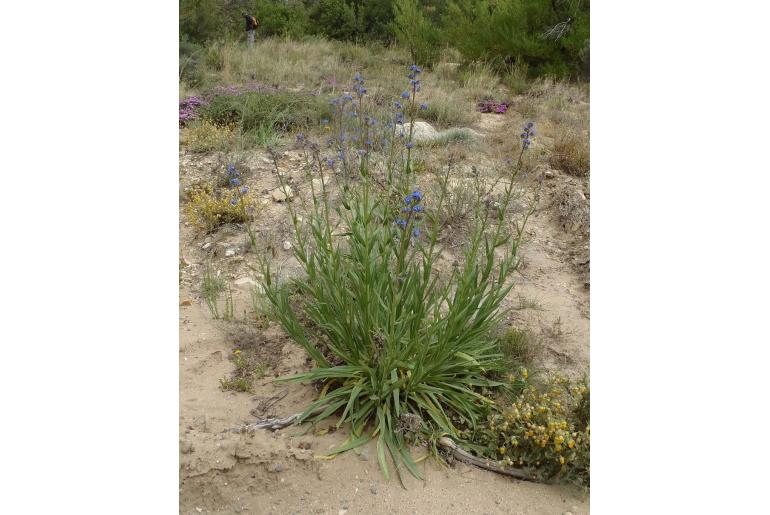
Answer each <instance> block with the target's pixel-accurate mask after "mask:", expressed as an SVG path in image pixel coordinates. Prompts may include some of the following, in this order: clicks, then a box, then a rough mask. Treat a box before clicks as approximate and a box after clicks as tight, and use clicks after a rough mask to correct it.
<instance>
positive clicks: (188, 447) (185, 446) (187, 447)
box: [179, 441, 195, 454]
mask: <svg viewBox="0 0 770 515" xmlns="http://www.w3.org/2000/svg"><path fill="white" fill-rule="evenodd" d="M194 450H195V447H193V444H192V442H187V441H184V442H182V443H181V444H179V452H181V453H182V454H190V453H191V452H193V451H194Z"/></svg>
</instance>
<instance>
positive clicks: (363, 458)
mask: <svg viewBox="0 0 770 515" xmlns="http://www.w3.org/2000/svg"><path fill="white" fill-rule="evenodd" d="M358 459H360V460H361V461H369V449H364V450H362V451H361V454H359V455H358Z"/></svg>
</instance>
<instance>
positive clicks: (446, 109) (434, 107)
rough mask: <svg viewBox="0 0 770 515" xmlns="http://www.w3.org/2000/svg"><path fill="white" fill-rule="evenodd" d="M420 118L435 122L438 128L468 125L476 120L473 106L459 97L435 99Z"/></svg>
mask: <svg viewBox="0 0 770 515" xmlns="http://www.w3.org/2000/svg"><path fill="white" fill-rule="evenodd" d="M420 117H421V118H424V119H426V120H428V121H431V122H434V123H435V124H436V125H437V126H438V127H453V126H458V125H468V124H470V123H472V122H473V120H474V115H473V111H472V105H470V103H469V102H467V101H465V100H463V99H461V98H458V95H446V96H445V95H442V96H435V97H433V98H432V99H431V100H430V102H428V108H427V109H424V110H423V111H421V113H420Z"/></svg>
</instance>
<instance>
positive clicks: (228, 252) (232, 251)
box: [225, 249, 235, 257]
mask: <svg viewBox="0 0 770 515" xmlns="http://www.w3.org/2000/svg"><path fill="white" fill-rule="evenodd" d="M234 255H235V249H227V250H226V251H225V257H233V256H234Z"/></svg>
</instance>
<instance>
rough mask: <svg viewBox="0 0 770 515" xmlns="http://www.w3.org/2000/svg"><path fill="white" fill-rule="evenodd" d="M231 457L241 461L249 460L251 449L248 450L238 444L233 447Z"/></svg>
mask: <svg viewBox="0 0 770 515" xmlns="http://www.w3.org/2000/svg"><path fill="white" fill-rule="evenodd" d="M233 456H235V457H236V458H240V459H243V460H245V459H247V458H251V449H249V448H248V447H246V446H245V445H243V444H238V445H236V446H235V450H234V451H233Z"/></svg>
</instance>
